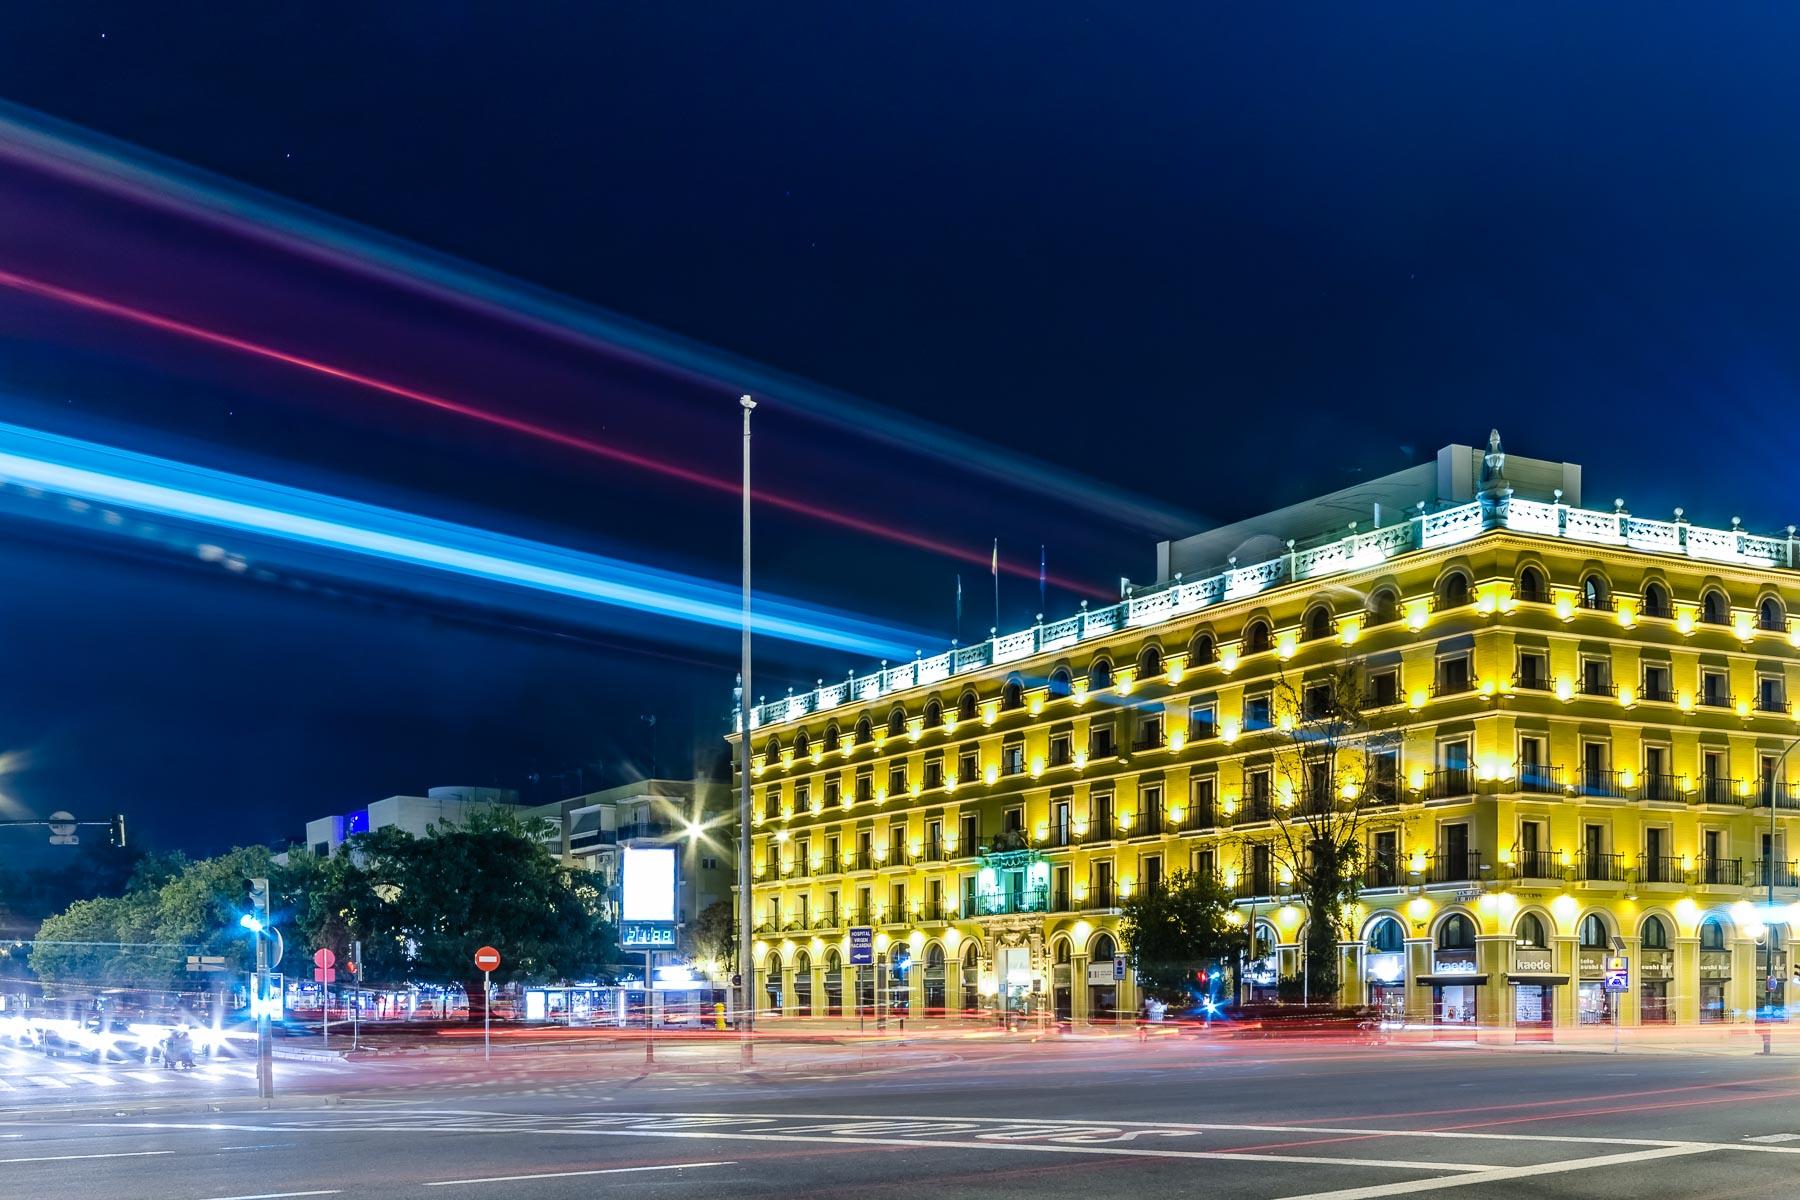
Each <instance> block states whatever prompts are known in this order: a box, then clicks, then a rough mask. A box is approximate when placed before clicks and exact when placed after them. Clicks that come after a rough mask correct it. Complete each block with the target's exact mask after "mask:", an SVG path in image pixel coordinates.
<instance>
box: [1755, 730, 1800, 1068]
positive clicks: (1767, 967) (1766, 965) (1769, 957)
mask: <svg viewBox="0 0 1800 1200" xmlns="http://www.w3.org/2000/svg"><path fill="white" fill-rule="evenodd" d="M1795 746H1800V741H1793V742H1789V743H1788V745H1787V749H1785V750H1783V751H1782V752H1781V755H1780V757H1778V758H1777V759H1776V760H1775V765H1774V766H1772V767H1771V768H1770V769H1769V772H1768V775H1767V777H1766V778H1765V779H1764V780H1763V795H1764V797H1765V798H1766V800H1767V803H1768V805H1769V849H1768V852H1767V853H1766V854H1765V855H1764V856H1763V875H1764V876H1765V878H1764V880H1763V882H1764V883H1765V884H1766V885H1767V892H1766V894H1767V897H1768V907H1769V911H1768V912H1767V913H1765V914H1763V915H1764V916H1766V917H1771V918H1772V917H1773V916H1774V915H1775V789H1776V788H1777V787H1779V786H1780V782H1779V781H1780V779H1781V768H1782V764H1784V763H1786V762H1787V756H1788V755H1789V754H1792V753H1793V752H1794V747H1795ZM1765 925H1766V922H1765ZM1788 934H1789V937H1788V940H1789V942H1790V943H1791V942H1792V941H1793V931H1792V930H1791V929H1790V930H1789V931H1788ZM1763 978H1764V981H1765V982H1764V983H1763V989H1764V996H1763V1002H1764V1003H1765V1004H1767V1003H1768V1002H1769V1001H1770V1000H1772V999H1773V995H1772V993H1773V991H1774V989H1773V987H1772V986H1771V985H1772V984H1773V983H1774V982H1775V934H1774V931H1773V930H1772V929H1768V928H1765V929H1764V930H1763ZM1773 1007H1774V1006H1773V1005H1772V1004H1771V1005H1770V1008H1771V1009H1773ZM1771 1015H1773V1013H1772V1012H1771ZM1763 1053H1764V1054H1770V1053H1773V1049H1772V1047H1771V1045H1770V1040H1769V1039H1768V1038H1767V1037H1765V1038H1764V1039H1763Z"/></svg>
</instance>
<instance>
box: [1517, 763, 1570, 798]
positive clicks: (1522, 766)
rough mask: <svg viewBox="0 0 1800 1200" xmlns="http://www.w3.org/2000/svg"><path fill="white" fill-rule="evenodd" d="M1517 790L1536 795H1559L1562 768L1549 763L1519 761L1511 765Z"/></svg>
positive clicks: (1561, 782)
mask: <svg viewBox="0 0 1800 1200" xmlns="http://www.w3.org/2000/svg"><path fill="white" fill-rule="evenodd" d="M1513 772H1514V776H1515V778H1516V779H1517V781H1518V790H1519V791H1521V792H1530V793H1532V794H1533V795H1538V796H1560V795H1562V793H1563V790H1564V789H1563V769H1562V768H1561V767H1553V766H1551V765H1550V764H1549V763H1541V762H1519V763H1515V764H1514V765H1513Z"/></svg>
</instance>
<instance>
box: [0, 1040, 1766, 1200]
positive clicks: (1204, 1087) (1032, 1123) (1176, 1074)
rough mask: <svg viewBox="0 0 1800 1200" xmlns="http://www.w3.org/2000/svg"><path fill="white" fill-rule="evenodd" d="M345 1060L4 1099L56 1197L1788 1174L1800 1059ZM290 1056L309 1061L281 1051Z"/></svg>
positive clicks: (1123, 1054)
mask: <svg viewBox="0 0 1800 1200" xmlns="http://www.w3.org/2000/svg"><path fill="white" fill-rule="evenodd" d="M657 1057H658V1061H657V1063H656V1064H655V1065H654V1066H653V1067H646V1066H645V1065H644V1063H643V1060H642V1052H641V1049H640V1048H638V1047H635V1046H622V1047H621V1046H616V1045H615V1046H610V1047H605V1048H598V1047H596V1048H588V1049H578V1048H568V1049H564V1050H560V1051H557V1052H553V1053H525V1054H515V1055H509V1056H507V1057H506V1058H505V1059H504V1060H497V1061H496V1062H495V1063H494V1064H493V1065H492V1066H487V1065H484V1064H482V1063H480V1062H479V1061H478V1060H474V1061H471V1060H469V1059H467V1058H466V1057H461V1058H455V1059H414V1060H411V1061H384V1062H379V1063H370V1064H347V1065H344V1066H342V1067H340V1068H338V1069H337V1070H335V1071H332V1072H326V1073H313V1074H311V1075H302V1074H298V1073H296V1074H292V1075H288V1076H286V1077H285V1078H284V1083H285V1084H287V1085H288V1090H286V1091H284V1094H283V1096H282V1097H281V1098H280V1099H279V1100H278V1101H277V1103H276V1105H275V1106H274V1107H273V1108H270V1109H268V1110H263V1109H260V1108H259V1107H257V1106H256V1105H255V1104H254V1102H253V1101H248V1102H247V1101H245V1100H243V1099H240V1098H235V1097H232V1096H221V1095H218V1094H215V1093H208V1094H207V1096H206V1097H205V1098H204V1101H203V1102H201V1101H197V1100H196V1099H195V1098H193V1097H188V1098H183V1097H180V1096H174V1097H169V1096H164V1097H162V1098H145V1099H143V1100H133V1101H131V1102H128V1103H127V1102H121V1101H120V1100H119V1099H118V1098H116V1097H115V1098H109V1102H108V1103H107V1104H106V1105H104V1106H97V1105H93V1104H86V1105H73V1106H67V1107H58V1106H54V1105H52V1104H50V1103H48V1099H49V1098H48V1097H39V1096H34V1097H32V1102H31V1103H29V1104H24V1105H21V1104H19V1103H18V1102H17V1100H16V1098H15V1099H14V1100H13V1102H12V1104H11V1106H10V1108H8V1105H7V1100H6V1098H5V1097H0V1109H7V1113H8V1115H6V1116H5V1117H0V1171H3V1172H4V1175H0V1178H3V1179H4V1180H5V1181H6V1182H5V1191H6V1194H9V1195H18V1196H30V1197H33V1198H34V1200H63V1198H65V1197H66V1198H69V1200H106V1198H108V1197H115V1196H117V1197H132V1198H134V1200H142V1198H145V1197H154V1198H156V1200H164V1198H167V1200H215V1198H226V1197H231V1198H243V1197H298V1196H315V1195H316V1196H323V1195H337V1196H343V1197H346V1198H350V1197H390V1196H413V1197H420V1198H425V1197H431V1196H434V1195H442V1194H444V1193H446V1192H447V1193H449V1194H450V1195H463V1196H469V1197H472V1198H477V1200H507V1198H512V1197H532V1198H534V1200H535V1198H548V1200H557V1198H560V1197H578V1196H579V1197H587V1196H593V1195H596V1194H601V1193H602V1192H603V1193H604V1194H606V1195H608V1196H626V1197H639V1196H643V1197H653V1196H663V1195H666V1196H670V1197H675V1196H690V1195H693V1194H695V1193H696V1192H697V1191H699V1190H702V1189H703V1190H705V1191H707V1192H719V1193H721V1194H730V1195H732V1196H734V1197H736V1196H762V1195H768V1196H775V1195H779V1196H782V1197H784V1198H786V1200H794V1198H796V1197H808V1196H818V1197H826V1196H856V1197H859V1198H862V1200H868V1198H870V1197H885V1196H907V1197H916V1196H926V1195H951V1196H974V1195H980V1196H983V1197H993V1196H1008V1195H1016V1196H1020V1197H1025V1196H1030V1197H1033V1198H1037V1197H1045V1196H1052V1197H1061V1196H1068V1197H1081V1198H1083V1200H1091V1198H1092V1197H1096V1196H1112V1195H1120V1196H1124V1195H1131V1196H1142V1195H1169V1196H1178V1195H1205V1196H1243V1197H1255V1198H1270V1200H1274V1198H1288V1200H1292V1198H1299V1197H1304V1198H1306V1200H1324V1198H1326V1197H1330V1198H1332V1200H1353V1198H1357V1197H1375V1196H1402V1195H1418V1196H1435V1195H1455V1196H1460V1197H1467V1198H1468V1200H1485V1198H1491V1200H1500V1198H1502V1197H1520V1196H1533V1197H1536V1196H1543V1197H1612V1196H1618V1197H1626V1196H1630V1197H1633V1198H1634V1200H1645V1198H1652V1197H1677V1196H1679V1197H1734V1198H1735V1197H1756V1196H1771V1197H1774V1196H1781V1197H1791V1196H1794V1195H1796V1194H1800V1103H1796V1100H1797V1098H1800V1062H1796V1061H1795V1060H1794V1059H1792V1058H1780V1057H1777V1058H1771V1059H1764V1058H1756V1057H1748V1056H1741V1055H1740V1056H1723V1055H1702V1054H1655V1055H1652V1054H1633V1053H1626V1054H1623V1055H1618V1056H1614V1055H1609V1054H1589V1053H1544V1052H1532V1051H1523V1050H1510V1051H1495V1050H1477V1049H1470V1048H1457V1049H1444V1048H1430V1047H1416V1048H1415V1047H1400V1048H1396V1047H1382V1048H1371V1047H1361V1046H1333V1045H1318V1044H1310V1043H1298V1044H1269V1043H1242V1042H1240V1043H1222V1044H1221V1043H1203V1042H1200V1041H1197V1040H1194V1039H1172V1038H1170V1039H1161V1040H1153V1041H1151V1042H1150V1043H1149V1044H1139V1043H1138V1042H1136V1041H1135V1040H1133V1039H1119V1040H1104V1041H1081V1042H1049V1043H1029V1042H1024V1041H1009V1040H1004V1039H999V1038H994V1039H968V1038H961V1039H951V1038H946V1039H933V1040H925V1041H917V1042H913V1043H910V1044H907V1045H883V1046H867V1047H822V1046H806V1047H798V1046H780V1045H775V1046H762V1047H759V1049H758V1055H757V1059H758V1061H757V1063H756V1065H755V1067H754V1068H753V1069H751V1070H749V1071H745V1070H742V1069H741V1068H740V1065H739V1063H738V1062H737V1058H736V1052H735V1050H734V1049H733V1048H731V1047H729V1046H725V1047H718V1046H712V1047H708V1046H690V1047H680V1048H662V1049H659V1052H658V1056H657ZM282 1065H283V1066H284V1067H287V1066H288V1065H289V1064H282Z"/></svg>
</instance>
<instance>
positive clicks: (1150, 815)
mask: <svg viewBox="0 0 1800 1200" xmlns="http://www.w3.org/2000/svg"><path fill="white" fill-rule="evenodd" d="M1168 825H1169V822H1168V817H1167V816H1166V815H1165V814H1164V813H1163V810H1162V808H1161V806H1157V807H1155V808H1146V809H1144V810H1143V811H1142V812H1137V813H1133V814H1132V816H1131V820H1130V821H1128V822H1126V824H1125V826H1124V828H1121V829H1120V830H1119V835H1120V836H1121V837H1128V838H1141V837H1157V836H1159V835H1160V834H1163V833H1165V832H1167V831H1168Z"/></svg>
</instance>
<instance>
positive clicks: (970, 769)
mask: <svg viewBox="0 0 1800 1200" xmlns="http://www.w3.org/2000/svg"><path fill="white" fill-rule="evenodd" d="M956 778H957V779H959V780H960V781H962V782H963V783H973V782H975V780H977V779H979V778H981V761H980V757H979V755H978V754H977V753H976V750H975V747H973V746H964V747H963V748H962V753H960V754H958V755H957V756H956Z"/></svg>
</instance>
